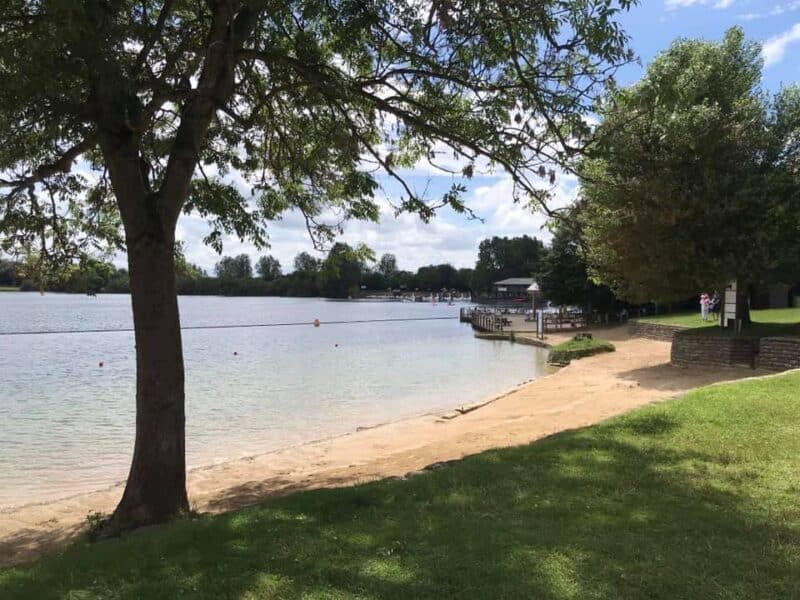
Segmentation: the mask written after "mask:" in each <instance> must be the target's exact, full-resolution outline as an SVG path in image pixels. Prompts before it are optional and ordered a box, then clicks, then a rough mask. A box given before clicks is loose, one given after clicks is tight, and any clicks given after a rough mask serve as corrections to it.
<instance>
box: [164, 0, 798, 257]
mask: <svg viewBox="0 0 800 600" xmlns="http://www.w3.org/2000/svg"><path fill="white" fill-rule="evenodd" d="M622 22H623V25H624V27H625V29H626V31H627V32H628V34H629V35H630V36H631V38H632V47H633V49H634V51H635V52H636V53H637V55H638V56H639V57H640V59H641V61H642V66H639V65H631V66H629V67H627V68H626V69H624V70H623V71H622V72H620V73H619V76H618V79H619V81H620V83H622V84H628V83H632V82H634V81H636V80H637V79H638V78H639V77H641V75H642V73H643V71H644V67H645V66H646V65H647V63H648V62H649V61H650V60H651V59H652V58H653V57H654V56H655V55H656V54H657V53H658V52H659V51H661V50H663V49H664V48H666V47H667V46H669V44H670V43H671V42H672V41H673V40H674V39H676V38H678V37H699V38H705V39H713V40H718V39H720V38H721V37H722V35H723V33H724V32H725V30H726V29H728V28H729V27H732V26H734V25H740V26H741V27H743V28H744V30H745V32H746V35H747V37H748V38H750V39H753V40H757V41H759V42H762V43H763V44H764V58H765V68H764V78H763V85H764V87H765V88H766V89H768V90H772V91H775V90H777V89H779V87H780V86H781V85H785V84H789V83H793V82H796V81H797V79H798V73H800V60H798V59H799V58H800V0H641V2H640V5H639V6H638V7H635V8H634V9H632V10H631V11H630V12H629V13H628V14H626V15H625V16H624V17H623V19H622ZM410 181H411V182H412V184H413V185H415V186H417V187H418V189H425V188H426V187H427V188H428V190H429V191H430V192H431V193H435V192H437V191H443V190H446V189H447V188H448V187H449V186H450V184H451V182H452V180H451V178H450V177H449V176H444V175H441V174H438V175H437V174H434V173H432V172H428V171H417V172H414V173H412V174H411V177H410ZM575 192H576V184H575V181H574V180H572V179H570V178H566V177H564V178H561V179H559V181H558V184H557V188H556V191H555V199H554V202H555V203H556V204H559V205H564V204H566V203H568V202H569V201H570V200H571V199H572V198H573V197H574V194H575ZM386 193H387V194H388V195H389V196H392V195H393V194H396V193H397V190H396V189H394V188H392V187H391V186H387V189H386ZM466 198H467V201H468V204H469V205H470V206H471V207H472V208H473V209H474V210H475V211H476V212H477V213H478V214H479V215H480V216H481V217H482V218H483V222H478V221H474V220H472V221H471V220H468V219H466V218H465V217H463V216H461V215H456V214H453V213H452V212H442V213H440V215H439V216H438V217H437V218H436V219H434V220H433V221H432V222H431V223H430V224H427V225H426V224H423V223H421V222H420V221H419V219H418V218H415V217H413V216H411V215H403V216H401V217H400V218H395V217H394V215H393V214H392V212H391V210H390V209H389V207H388V205H387V206H385V209H384V210H383V212H382V215H381V222H380V223H378V224H371V223H358V222H352V223H349V224H348V225H346V227H345V233H344V236H343V239H344V241H347V242H349V243H354V242H364V243H366V244H367V245H368V246H370V247H371V248H372V249H373V250H374V251H375V252H376V254H378V255H380V254H382V253H384V252H392V253H394V254H395V255H397V258H398V263H399V266H400V267H401V268H403V269H409V270H415V269H416V268H417V267H419V266H422V265H426V264H438V263H441V262H449V263H451V264H453V265H455V266H457V267H471V266H473V265H474V263H475V259H476V256H477V249H478V244H479V243H480V241H481V240H482V239H484V238H486V237H490V236H492V235H500V236H503V235H508V236H516V235H522V234H525V233H527V234H528V235H534V236H537V237H540V238H542V239H545V240H548V239H549V235H548V234H547V231H546V230H543V229H542V226H543V224H544V222H545V218H544V217H543V216H542V215H541V214H535V213H532V212H531V211H530V210H529V209H527V208H525V207H523V206H518V205H514V204H513V203H512V202H511V183H510V181H509V179H508V178H507V177H505V176H503V175H502V174H496V175H493V176H482V177H475V178H474V179H473V180H472V181H471V182H469V191H468V193H467V196H466ZM205 230H206V225H205V223H204V222H203V221H202V220H201V219H199V218H196V217H184V218H183V219H182V220H181V221H180V222H179V224H178V236H179V238H181V239H183V240H184V241H185V242H186V244H187V255H188V258H189V259H190V260H191V261H192V262H195V263H197V264H199V265H200V266H202V267H204V268H206V269H209V270H211V269H213V265H214V263H215V262H216V261H217V260H218V259H219V257H218V256H217V254H216V253H215V252H214V251H213V250H211V249H210V248H207V247H204V246H203V244H202V242H201V238H202V237H203V234H204V232H205ZM269 233H270V240H271V244H272V247H271V248H270V249H269V250H267V251H266V252H261V253H259V252H258V251H256V250H255V249H254V248H253V247H252V246H250V245H248V244H242V243H241V242H239V240H237V239H235V238H230V239H227V240H226V243H225V249H224V253H225V254H238V253H240V252H246V253H248V254H250V255H251V256H252V257H253V259H254V260H255V258H256V257H257V256H258V255H259V254H263V253H270V254H273V255H274V256H276V257H277V258H278V259H279V260H280V261H281V264H282V265H284V271H289V270H291V264H292V260H293V257H294V256H295V255H296V254H297V253H298V252H301V251H304V250H305V251H309V252H311V251H312V248H311V243H310V241H309V239H308V236H307V233H306V231H305V225H304V223H303V221H302V219H300V218H299V216H298V215H292V214H289V215H287V216H286V217H285V218H284V219H283V220H281V221H277V222H275V223H274V224H272V225H271V227H270V229H269Z"/></svg>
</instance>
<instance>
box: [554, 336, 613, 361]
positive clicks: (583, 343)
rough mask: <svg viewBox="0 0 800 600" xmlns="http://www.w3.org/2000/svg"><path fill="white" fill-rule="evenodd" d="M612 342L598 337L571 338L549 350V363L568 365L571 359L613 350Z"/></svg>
mask: <svg viewBox="0 0 800 600" xmlns="http://www.w3.org/2000/svg"><path fill="white" fill-rule="evenodd" d="M614 350H616V348H614V344H612V343H611V342H607V341H605V340H601V339H600V338H596V337H591V338H585V337H584V338H580V339H571V340H568V341H566V342H563V343H561V344H557V345H555V346H553V347H552V349H551V350H550V358H549V359H548V360H549V362H550V363H552V364H554V365H568V364H569V363H570V362H571V361H573V360H577V359H579V358H584V357H586V356H592V355H594V354H600V353H602V352H614Z"/></svg>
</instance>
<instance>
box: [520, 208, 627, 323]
mask: <svg viewBox="0 0 800 600" xmlns="http://www.w3.org/2000/svg"><path fill="white" fill-rule="evenodd" d="M575 220H576V219H575V215H574V214H572V215H570V218H568V219H563V220H558V221H556V222H555V223H554V231H553V241H552V242H551V244H550V248H549V249H548V251H547V252H546V253H545V255H544V257H543V258H542V260H541V263H540V266H539V270H538V272H537V274H536V279H537V281H538V283H539V288H540V289H541V291H542V295H543V296H544V297H545V298H547V299H548V300H549V301H551V302H553V303H555V304H558V305H577V306H582V307H584V308H586V309H587V310H589V311H591V310H600V311H609V310H611V309H612V308H613V307H614V305H615V304H616V298H615V297H614V294H613V293H612V292H611V290H609V289H608V287H606V286H604V285H597V284H596V283H594V282H593V281H592V279H591V277H590V276H589V272H588V267H587V265H586V260H585V256H584V248H583V247H582V246H583V240H582V239H581V236H580V231H579V229H578V228H577V226H576V224H575Z"/></svg>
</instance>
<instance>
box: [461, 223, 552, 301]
mask: <svg viewBox="0 0 800 600" xmlns="http://www.w3.org/2000/svg"><path fill="white" fill-rule="evenodd" d="M546 252H547V249H546V248H545V247H544V244H543V243H542V241H541V240H538V239H536V238H532V237H529V236H527V235H524V236H522V237H515V238H508V237H502V238H501V237H497V236H495V237H492V238H490V239H485V240H483V241H482V242H481V243H480V245H479V246H478V260H477V262H476V263H475V271H474V274H473V289H474V290H476V291H479V292H485V291H487V290H488V289H490V287H491V285H492V283H493V282H495V281H498V280H501V279H506V278H508V277H534V276H535V274H536V273H538V272H539V269H540V268H541V260H542V258H543V257H544V255H545V254H546Z"/></svg>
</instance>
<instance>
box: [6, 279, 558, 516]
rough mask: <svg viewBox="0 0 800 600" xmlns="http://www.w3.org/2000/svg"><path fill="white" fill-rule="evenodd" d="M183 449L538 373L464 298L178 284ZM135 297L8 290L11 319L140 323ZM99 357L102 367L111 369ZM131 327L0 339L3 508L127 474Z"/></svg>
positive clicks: (309, 435)
mask: <svg viewBox="0 0 800 600" xmlns="http://www.w3.org/2000/svg"><path fill="white" fill-rule="evenodd" d="M180 308H181V317H182V322H183V324H184V325H185V326H198V325H220V324H247V323H249V324H254V323H286V322H303V323H308V325H302V326H294V327H267V328H248V329H210V330H188V331H185V332H184V334H183V344H184V355H185V361H186V393H187V454H188V463H189V466H198V465H202V464H209V463H212V462H219V461H224V460H229V459H233V458H238V457H241V456H247V455H252V454H258V453H262V452H267V451H270V450H274V449H277V448H281V447H286V446H289V445H294V444H299V443H303V442H307V441H311V440H314V439H319V438H323V437H329V436H332V435H338V434H342V433H345V432H348V431H352V430H354V429H355V428H356V427H358V426H362V425H370V424H376V423H380V422H385V421H389V420H396V419H400V418H403V417H408V416H412V415H418V414H423V413H428V412H432V411H439V410H444V409H447V408H452V407H454V406H459V405H461V404H466V403H469V402H475V401H478V400H480V399H481V398H485V397H486V396H489V395H492V394H494V393H496V392H499V391H501V390H503V389H505V388H508V387H510V386H512V385H515V384H517V383H519V382H520V381H522V380H524V379H528V378H531V377H534V376H536V375H538V374H540V373H541V372H542V371H543V370H544V368H545V367H544V361H545V358H546V355H545V353H544V352H543V351H541V350H539V349H536V348H533V347H530V346H518V345H517V346H514V345H512V344H508V343H505V342H488V341H483V340H476V339H474V338H473V336H472V332H471V330H470V328H469V327H467V326H466V325H462V324H460V323H459V322H458V319H455V318H454V319H452V320H442V321H417V322H414V321H409V322H393V323H364V324H357V325H356V324H351V325H325V324H323V325H322V326H321V327H319V328H315V327H313V326H312V325H311V322H312V321H313V320H314V319H315V318H319V319H320V320H321V321H323V322H324V321H339V320H355V319H360V320H364V319H387V318H415V317H441V316H452V317H457V316H458V307H457V306H455V307H454V306H445V305H443V304H439V305H436V306H433V305H430V304H423V303H419V304H413V303H386V302H375V303H368V302H334V301H325V300H319V299H287V298H220V297H182V298H181V299H180ZM130 327H131V317H130V299H129V298H128V296H122V295H104V296H98V297H97V298H89V297H86V296H77V295H73V296H69V295H60V294H47V295H45V296H40V295H39V294H34V293H28V294H22V293H2V294H0V331H17V330H20V329H25V330H28V331H43V330H52V329H81V328H83V329H87V328H91V329H107V328H130ZM100 362H102V363H103V366H102V367H101V366H100ZM134 370H135V363H134V345H133V334H132V333H126V332H123V333H87V334H56V335H29V336H0V506H3V505H9V504H21V503H28V502H36V501H41V500H45V499H52V498H55V497H61V496H65V495H69V494H74V493H78V492H83V491H89V490H93V489H98V488H100V487H103V486H106V485H109V484H111V483H114V482H117V481H120V480H122V479H124V478H125V476H126V474H127V469H128V466H129V461H130V456H131V451H132V448H133V430H134V429H133V428H134V416H135V406H134V385H135V381H134V373H135V371H134Z"/></svg>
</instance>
